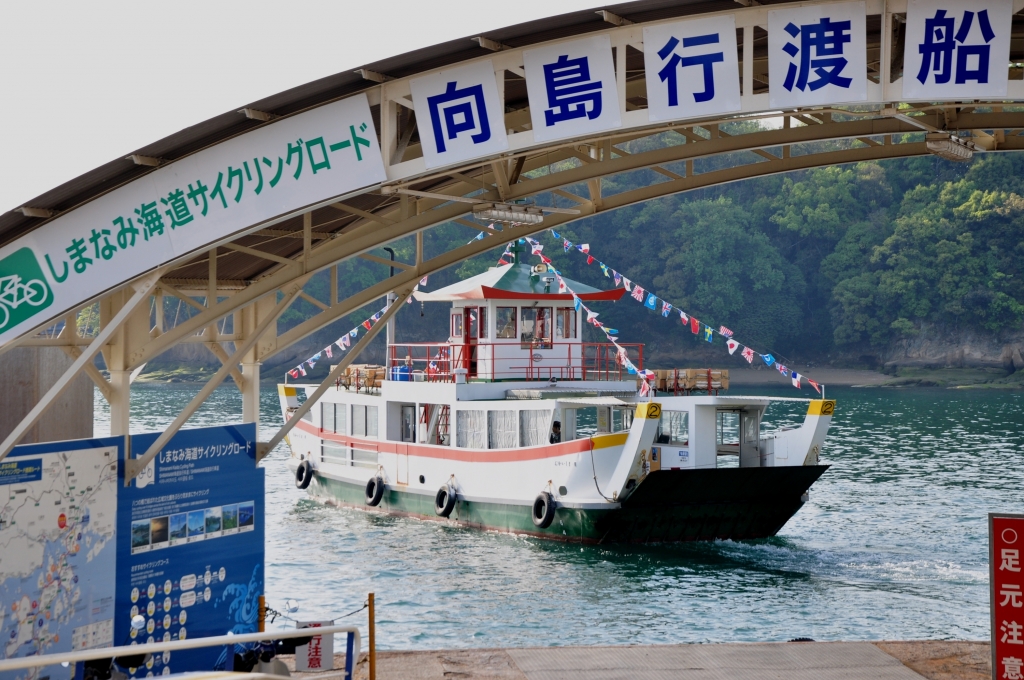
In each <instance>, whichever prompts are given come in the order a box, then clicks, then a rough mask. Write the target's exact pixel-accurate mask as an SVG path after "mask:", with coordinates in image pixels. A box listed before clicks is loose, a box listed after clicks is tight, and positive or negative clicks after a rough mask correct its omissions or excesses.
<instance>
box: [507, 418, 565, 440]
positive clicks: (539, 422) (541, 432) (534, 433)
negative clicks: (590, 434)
mask: <svg viewBox="0 0 1024 680" xmlns="http://www.w3.org/2000/svg"><path fill="white" fill-rule="evenodd" d="M562 435H563V438H562V441H566V439H565V431H564V429H563V431H562ZM550 436H551V411H534V410H530V411H520V412H519V445H520V446H541V445H543V444H547V443H548V441H549V437H550Z"/></svg>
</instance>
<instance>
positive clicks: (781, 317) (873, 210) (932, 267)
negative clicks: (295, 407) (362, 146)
mask: <svg viewBox="0 0 1024 680" xmlns="http://www.w3.org/2000/svg"><path fill="white" fill-rule="evenodd" d="M718 162H725V161H718ZM698 171H700V167H698ZM650 181H658V180H657V176H656V175H653V173H651V174H650V176H646V175H645V174H644V173H633V174H631V175H628V176H623V177H612V178H610V179H608V180H606V183H605V193H606V194H613V193H616V192H618V191H622V190H626V189H629V188H632V187H634V186H638V185H640V184H643V183H648V182H650ZM581 193H584V192H583V191H581ZM1022 196H1024V156H1022V155H1016V154H985V155H980V156H978V157H976V159H975V160H974V161H973V162H971V163H969V164H953V163H949V162H947V161H943V160H941V159H938V158H934V157H924V158H915V159H907V160H893V161H885V162H877V163H876V162H870V163H862V164H859V165H853V166H839V167H829V168H823V169H818V170H811V171H806V172H800V173H794V174H789V175H778V176H771V177H764V178H760V179H755V180H749V181H745V182H742V183H737V184H730V185H723V186H718V187H714V188H710V189H703V190H698V191H694V192H690V193H686V194H681V195H677V196H672V197H668V198H664V199H659V200H655V201H651V202H649V203H646V204H643V205H639V206H634V207H632V208H627V209H622V210H619V211H615V212H612V213H607V214H604V215H600V216H596V217H593V218H588V219H584V220H580V221H578V222H575V223H572V224H570V225H568V226H567V227H566V228H565V229H564V230H562V231H561V232H560V233H562V234H563V235H564V236H566V237H567V238H569V239H570V240H571V241H573V242H575V243H589V244H590V247H591V252H592V253H593V254H594V255H595V256H596V257H597V258H598V259H599V260H601V261H604V262H605V263H607V264H608V265H609V266H610V267H612V268H614V269H615V270H617V271H618V272H621V273H622V274H623V275H625V276H628V277H629V278H630V279H632V280H634V281H636V282H638V283H640V284H641V285H643V286H644V287H645V288H648V289H650V290H651V291H653V292H654V293H656V294H657V295H658V296H659V297H661V298H663V299H665V300H667V301H669V302H671V303H672V304H673V305H676V306H678V307H680V308H682V309H684V310H686V311H687V312H688V313H690V314H693V315H696V316H697V317H699V318H700V319H701V321H704V322H706V323H708V324H710V325H713V326H714V327H716V328H717V327H718V326H719V325H725V326H728V327H729V328H730V329H732V330H733V331H734V332H735V334H736V337H737V338H739V339H740V340H741V341H742V342H744V343H746V344H749V345H750V346H752V347H754V348H755V349H756V350H758V351H761V352H769V351H770V352H773V353H774V354H775V355H776V356H778V357H782V358H785V359H786V360H788V361H791V362H799V363H801V364H806V363H808V362H814V363H826V362H829V363H834V364H836V365H847V366H849V365H864V364H869V365H870V364H874V365H878V364H880V363H881V362H882V361H884V360H885V359H886V358H887V357H888V356H889V355H890V354H891V353H892V348H894V347H896V346H899V344H900V343H901V342H903V343H906V342H907V341H908V340H912V339H914V338H916V337H920V336H921V334H922V333H924V334H926V335H930V336H932V337H935V338H939V339H942V338H951V337H957V334H958V333H960V334H962V333H963V332H965V331H967V332H970V333H971V334H972V337H979V336H980V337H987V338H992V339H998V338H999V337H1000V336H1001V335H1004V334H1007V333H1012V332H1014V331H1017V330H1019V329H1020V327H1021V322H1022V317H1024V220H1022V216H1024V198H1022ZM551 200H555V199H552V198H551V197H542V198H541V199H539V201H538V202H539V203H541V204H550V203H547V201H551ZM557 200H559V201H561V202H560V203H559V204H560V205H568V203H566V202H564V200H563V199H557ZM474 236H475V234H474V232H473V231H471V230H469V229H467V228H465V227H463V226H459V225H445V226H443V227H440V228H438V229H434V230H432V231H431V232H428V234H427V238H426V242H427V248H428V251H429V252H428V256H430V255H431V254H434V253H437V252H440V251H442V250H445V249H447V248H450V247H452V246H456V245H460V244H462V243H465V242H467V241H469V240H470V239H472V238H473V237H474ZM489 238H494V240H495V250H494V251H492V252H491V253H489V254H487V255H485V256H481V257H478V258H475V259H474V260H470V261H467V262H464V263H462V264H461V265H460V266H459V267H457V268H452V269H451V270H448V271H445V272H442V273H440V274H436V275H434V276H432V277H431V278H430V281H429V284H428V285H427V289H428V290H434V289H436V288H438V287H440V286H442V285H446V284H448V283H451V282H453V281H455V280H456V279H458V278H462V277H464V276H468V275H472V274H475V273H478V272H480V271H484V270H485V269H486V268H487V267H489V266H493V265H494V264H495V262H496V260H497V259H498V256H499V255H500V253H501V251H502V249H503V248H504V245H505V241H504V240H502V239H501V238H500V236H497V237H489ZM537 238H538V239H539V240H540V241H541V242H542V243H544V244H545V245H546V250H545V253H546V254H548V255H550V256H551V257H552V258H553V260H554V264H555V266H556V267H558V268H559V269H560V270H561V271H562V272H563V273H564V274H566V275H567V276H569V277H570V278H574V279H577V280H579V281H583V282H585V283H589V284H591V285H595V286H598V287H602V288H607V287H611V286H612V285H614V284H613V281H612V279H610V278H605V277H604V276H603V275H602V272H601V270H600V269H599V268H598V266H597V264H596V263H595V264H594V265H591V266H588V265H587V264H586V257H585V256H583V255H581V254H580V253H578V252H576V251H572V252H570V253H563V251H562V248H561V244H560V243H559V242H557V241H556V240H555V239H554V238H553V237H552V236H551V234H550V233H549V232H544V233H543V234H540V235H538V236H537ZM394 247H395V250H396V251H397V253H398V257H399V259H404V260H406V261H410V260H411V259H412V257H413V244H412V242H411V239H408V240H406V241H403V242H400V243H398V244H395V245H394ZM379 254H381V255H383V253H379ZM340 269H341V272H340V273H341V276H340V277H339V278H340V281H341V286H342V289H343V290H342V291H341V292H342V295H344V294H345V293H350V292H354V291H356V290H358V289H360V288H362V287H364V286H365V285H367V284H369V283H371V282H374V281H377V280H379V279H380V278H381V277H382V276H386V268H384V267H382V266H380V265H376V264H373V263H369V262H366V261H362V260H354V261H350V262H346V263H344V264H342V265H341V267H340ZM321 289H322V290H321ZM307 290H310V291H311V292H313V294H314V295H317V296H318V297H321V298H322V299H326V298H327V277H326V276H325V275H320V276H318V277H317V278H316V279H314V280H313V282H312V283H311V285H310V286H309V287H308V288H307ZM379 307H380V305H378V304H375V305H372V306H368V307H367V308H365V309H364V310H362V312H360V313H358V314H354V315H352V316H351V317H349V318H348V319H346V320H343V321H341V322H338V323H335V324H333V325H332V326H331V327H329V328H327V329H325V330H323V331H321V332H319V333H317V334H316V335H315V336H314V337H312V338H310V339H309V340H308V342H305V343H302V344H301V346H297V347H295V348H294V349H293V350H289V351H287V352H286V353H284V354H283V355H279V357H275V359H274V362H273V363H274V364H275V365H268V366H267V368H266V370H267V373H268V377H269V374H270V373H271V372H274V371H278V370H282V371H283V370H285V369H287V368H290V367H291V365H294V364H296V363H298V362H299V361H301V360H302V359H304V358H306V357H307V356H308V355H309V354H310V353H312V352H315V351H317V350H318V349H319V348H321V347H323V346H324V345H326V344H328V343H329V342H330V341H331V340H333V339H335V338H336V337H337V336H339V335H340V334H341V333H343V332H344V331H346V330H348V329H350V328H352V327H353V326H354V325H355V324H356V323H358V322H359V321H361V320H363V319H365V318H366V317H367V316H369V315H370V314H372V313H373V312H374V311H376V310H377V309H379ZM443 307H444V306H443V305H441V304H440V303H433V304H428V305H427V306H426V308H425V309H424V310H423V312H425V314H424V315H423V316H421V305H420V303H415V304H413V305H407V306H406V308H405V309H403V310H402V312H401V313H400V315H399V317H398V336H399V340H410V341H411V340H428V339H429V340H437V339H443V338H445V337H447V329H446V315H445V312H444V309H443ZM601 307H603V308H601ZM313 311H314V308H313V307H312V305H309V304H307V303H306V302H304V301H301V302H300V303H298V304H297V305H296V306H295V307H294V308H293V309H292V310H290V311H289V312H288V315H287V316H286V317H285V319H284V324H285V325H292V324H294V323H297V322H298V321H299V320H300V319H301V318H304V317H305V316H306V315H309V314H311V313H313ZM598 311H600V312H601V313H602V317H601V318H602V320H605V321H606V323H608V324H609V325H612V326H615V327H617V328H618V329H620V331H621V333H620V338H621V340H622V341H624V342H646V343H647V345H648V346H647V357H648V363H649V364H650V365H652V366H673V365H676V366H679V365H685V364H690V365H695V364H708V362H713V363H714V364H715V365H724V364H726V363H731V362H730V358H729V357H728V355H727V354H726V352H725V349H724V346H723V344H722V341H721V339H720V338H719V339H716V342H715V344H714V345H712V346H708V345H707V343H705V342H703V341H702V340H699V339H698V338H697V336H694V335H693V334H691V333H690V332H689V331H688V330H687V329H686V328H684V327H683V326H682V325H681V324H680V323H679V319H678V317H670V318H663V317H662V316H661V315H660V314H657V313H654V312H651V311H650V310H648V309H645V308H644V307H643V305H641V304H639V303H637V302H635V301H634V300H632V299H631V298H629V297H628V296H627V297H625V298H623V300H622V301H620V302H617V303H601V304H600V305H598ZM591 330H593V329H591ZM594 339H598V338H597V337H594ZM372 354H373V356H371V357H369V358H373V359H377V360H379V359H380V358H382V353H381V349H380V348H377V349H375V350H374V351H373V353H372ZM325 363H326V362H325ZM277 364H279V365H277ZM288 364H291V365H288ZM737 367H738V366H737ZM324 370H325V371H326V366H324ZM319 373H320V367H319V366H318V370H317V374H319Z"/></svg>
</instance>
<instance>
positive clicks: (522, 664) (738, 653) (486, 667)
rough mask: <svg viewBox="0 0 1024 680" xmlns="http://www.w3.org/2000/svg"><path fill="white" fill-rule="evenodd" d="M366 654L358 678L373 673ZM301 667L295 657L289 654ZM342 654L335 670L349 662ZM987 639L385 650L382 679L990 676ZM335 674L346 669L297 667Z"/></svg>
mask: <svg viewBox="0 0 1024 680" xmlns="http://www.w3.org/2000/svg"><path fill="white" fill-rule="evenodd" d="M365 657H366V655H365V653H364V654H363V655H362V658H361V659H360V663H359V665H358V667H357V673H356V677H357V678H360V679H361V680H365V679H366V678H367V664H366V658H365ZM283 660H285V662H286V663H287V664H288V666H289V668H294V666H293V664H292V660H291V659H290V658H283ZM343 663H344V657H343V656H341V655H339V656H338V657H337V658H336V661H335V668H341V667H343V666H342V664H343ZM989 668H990V666H989V645H988V643H986V642H955V641H954V642H947V641H912V642H874V643H872V642H773V643H749V644H743V643H741V644H707V645H695V644H686V645H654V646H646V645H635V646H607V647H605V646H602V647H533V648H523V649H461V650H443V651H417V652H379V653H378V654H377V678H378V680H444V679H450V678H460V679H461V680H620V679H621V680H627V679H628V680H670V679H671V680H679V679H684V680H867V679H870V680H922V678H927V680H954V679H957V680H988V679H989V678H991V673H990V670H989ZM292 676H293V677H296V678H301V679H303V680H311V679H312V678H317V679H318V680H333V678H334V677H335V676H336V677H338V678H340V677H341V672H340V671H335V672H332V671H323V672H319V673H294V672H293V674H292Z"/></svg>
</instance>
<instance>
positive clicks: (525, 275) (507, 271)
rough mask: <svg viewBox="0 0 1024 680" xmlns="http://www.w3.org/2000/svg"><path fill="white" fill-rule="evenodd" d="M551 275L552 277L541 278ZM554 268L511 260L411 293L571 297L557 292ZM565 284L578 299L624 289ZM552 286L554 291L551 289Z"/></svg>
mask: <svg viewBox="0 0 1024 680" xmlns="http://www.w3.org/2000/svg"><path fill="white" fill-rule="evenodd" d="M546 277H550V278H551V281H544V279H545V278H546ZM554 279H555V277H554V272H550V273H541V274H534V273H533V268H532V267H531V266H530V265H528V264H522V263H514V264H506V265H502V266H500V267H494V268H492V269H489V270H488V271H485V272H484V273H483V274H477V275H476V276H473V277H471V278H468V279H465V280H464V281H459V282H457V283H453V284H452V285H450V286H445V287H444V288H439V289H438V290H435V291H434V292H432V293H427V292H424V291H417V292H415V293H413V295H414V296H415V298H416V299H417V300H419V301H421V302H454V301H456V300H572V294H571V293H559V292H558V290H557V284H555V283H554ZM562 280H563V281H565V284H566V286H568V287H569V288H570V289H571V290H573V291H575V292H576V295H577V296H578V297H579V298H580V299H581V300H618V299H619V298H621V297H622V295H623V294H624V293H625V292H626V290H625V289H624V288H613V289H612V290H598V289H597V288H591V287H590V286H588V285H586V284H583V283H579V282H577V281H573V280H571V279H567V278H565V277H564V276H563V277H562ZM552 286H554V288H555V292H553V293H552V292H550V290H551V288H552Z"/></svg>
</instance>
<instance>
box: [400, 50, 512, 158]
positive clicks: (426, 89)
mask: <svg viewBox="0 0 1024 680" xmlns="http://www.w3.org/2000/svg"><path fill="white" fill-rule="evenodd" d="M409 85H410V87H411V88H412V102H413V106H415V107H416V125H417V126H418V127H419V130H420V140H421V141H422V145H423V162H424V163H425V164H426V166H427V167H428V168H437V167H441V166H443V165H450V164H452V163H458V162H460V161H464V160H469V159H470V158H477V157H479V156H486V155H488V154H491V153H494V152H496V151H504V150H505V149H507V148H508V137H507V136H506V134H505V114H504V112H503V111H502V109H501V98H500V97H498V85H497V81H496V80H495V75H494V64H493V63H492V62H491V61H490V60H489V59H488V60H484V61H478V62H474V63H472V64H466V65H465V66H458V67H456V68H452V69H447V70H445V71H440V72H439V73H434V74H432V75H429V76H426V77H423V78H414V79H413V80H412V81H410V83H409Z"/></svg>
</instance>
